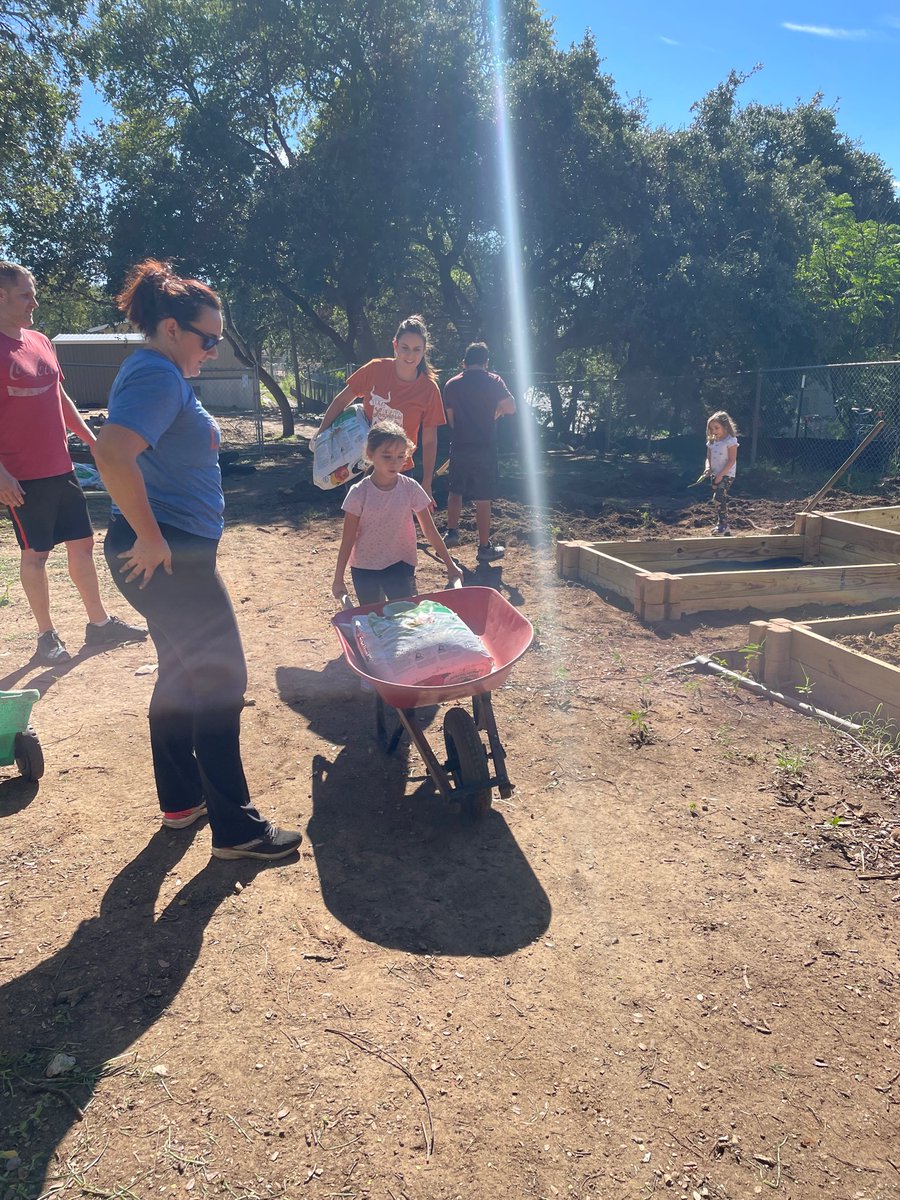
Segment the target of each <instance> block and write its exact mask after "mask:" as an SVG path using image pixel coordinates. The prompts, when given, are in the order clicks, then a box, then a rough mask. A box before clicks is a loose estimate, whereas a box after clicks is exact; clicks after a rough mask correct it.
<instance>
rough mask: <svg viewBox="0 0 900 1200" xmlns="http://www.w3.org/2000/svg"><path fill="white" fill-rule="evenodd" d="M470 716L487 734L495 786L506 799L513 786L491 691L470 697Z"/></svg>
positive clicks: (511, 792)
mask: <svg viewBox="0 0 900 1200" xmlns="http://www.w3.org/2000/svg"><path fill="white" fill-rule="evenodd" d="M472 716H473V717H474V718H475V724H476V725H477V727H478V728H479V729H483V730H484V732H485V733H486V734H487V739H488V743H489V744H490V747H491V759H492V761H493V763H494V776H495V778H496V788H497V791H498V792H499V793H500V798H501V799H502V800H508V799H509V798H510V796H511V795H512V794H513V787H512V784H511V783H510V781H509V776H508V775H507V773H506V751H505V750H504V749H503V743H502V742H501V741H500V735H499V733H498V732H497V720H496V718H495V716H494V706H493V704H492V703H491V693H490V692H482V693H481V694H480V695H477V696H473V697H472Z"/></svg>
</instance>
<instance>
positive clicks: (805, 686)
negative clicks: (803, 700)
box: [794, 667, 816, 696]
mask: <svg viewBox="0 0 900 1200" xmlns="http://www.w3.org/2000/svg"><path fill="white" fill-rule="evenodd" d="M800 670H801V671H802V672H803V682H802V683H795V684H794V691H795V692H797V693H798V694H799V695H801V696H809V695H810V694H811V692H812V690H813V688H814V687H815V686H816V685H815V684H814V683H813V681H812V680H811V679H810V677H809V676H808V675H807V673H806V668H805V667H801V668H800Z"/></svg>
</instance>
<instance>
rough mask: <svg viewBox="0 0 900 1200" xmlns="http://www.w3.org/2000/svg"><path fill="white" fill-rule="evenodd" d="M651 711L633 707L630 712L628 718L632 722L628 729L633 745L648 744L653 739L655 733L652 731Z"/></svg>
mask: <svg viewBox="0 0 900 1200" xmlns="http://www.w3.org/2000/svg"><path fill="white" fill-rule="evenodd" d="M649 716H650V713H649V711H648V710H647V709H646V708H633V709H632V710H631V712H629V713H628V720H629V721H630V722H631V728H630V729H629V731H628V737H629V739H630V741H631V744H632V746H646V745H647V744H648V743H649V742H650V741H652V739H653V734H652V733H651V731H650V721H649Z"/></svg>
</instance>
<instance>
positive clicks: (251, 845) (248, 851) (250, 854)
mask: <svg viewBox="0 0 900 1200" xmlns="http://www.w3.org/2000/svg"><path fill="white" fill-rule="evenodd" d="M302 841H303V834H302V833H292V832H291V831H290V830H289V829H278V828H276V826H274V825H267V826H266V832H265V833H264V834H263V835H262V837H258V838H254V839H253V841H252V842H242V843H241V845H240V846H213V848H212V852H213V857H214V858H229V859H231V858H262V859H276V858H287V856H288V855H289V854H293V853H294V851H295V850H298V849H299V847H300V843H301V842H302Z"/></svg>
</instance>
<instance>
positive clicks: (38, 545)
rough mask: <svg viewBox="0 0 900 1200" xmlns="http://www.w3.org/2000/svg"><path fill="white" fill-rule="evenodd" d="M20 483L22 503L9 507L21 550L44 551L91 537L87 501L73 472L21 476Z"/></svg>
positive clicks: (92, 532) (91, 529) (92, 531)
mask: <svg viewBox="0 0 900 1200" xmlns="http://www.w3.org/2000/svg"><path fill="white" fill-rule="evenodd" d="M19 486H20V487H21V489H22V491H23V492H24V493H25V502H24V503H23V504H20V505H19V506H18V507H17V508H10V510H9V514H10V516H11V517H12V523H13V529H15V531H16V540H17V541H18V543H19V545H20V546H21V547H22V549H23V550H37V551H39V552H43V551H45V550H52V549H53V547H54V546H58V545H60V543H61V542H78V541H80V540H81V539H82V538H89V537H93V534H94V530H93V528H92V527H91V518H90V516H89V515H88V508H87V502H86V501H85V498H84V493H83V492H82V490H81V487H80V485H79V483H78V480H77V479H76V478H75V472H74V471H70V472H69V473H68V475H51V476H50V477H49V478H47V479H20V480H19Z"/></svg>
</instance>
